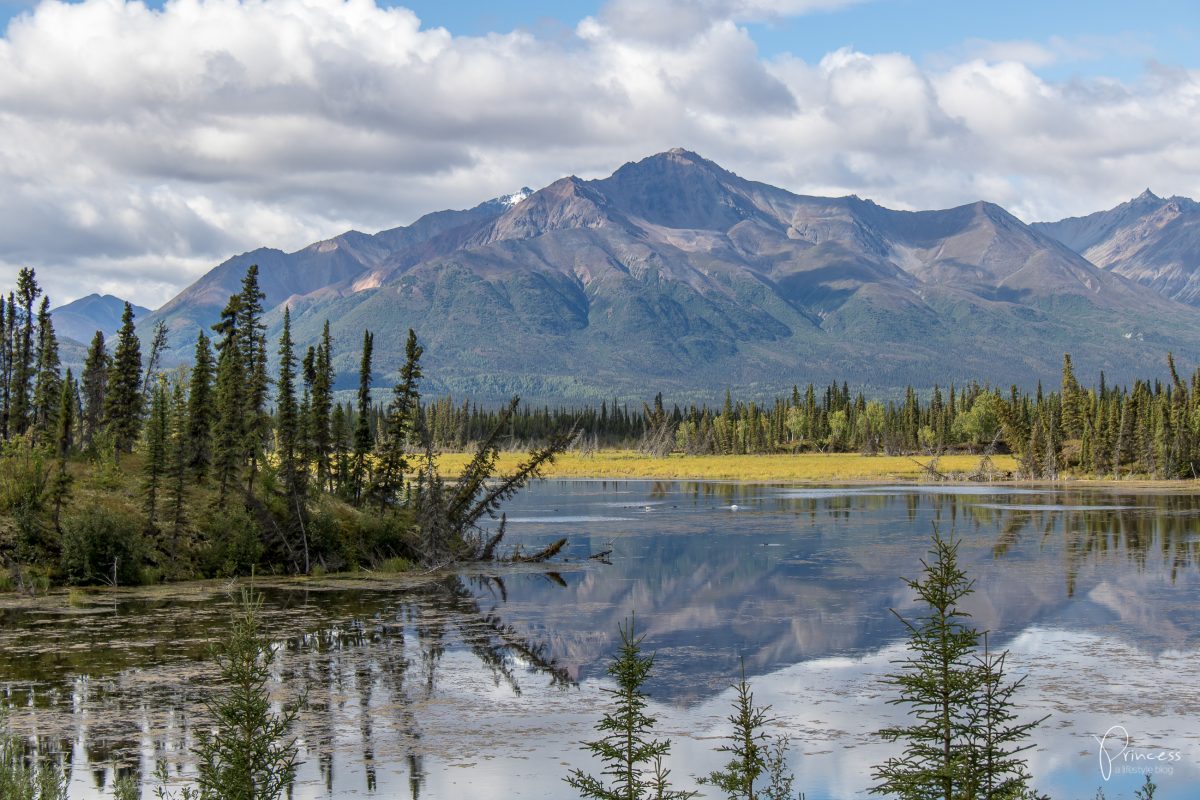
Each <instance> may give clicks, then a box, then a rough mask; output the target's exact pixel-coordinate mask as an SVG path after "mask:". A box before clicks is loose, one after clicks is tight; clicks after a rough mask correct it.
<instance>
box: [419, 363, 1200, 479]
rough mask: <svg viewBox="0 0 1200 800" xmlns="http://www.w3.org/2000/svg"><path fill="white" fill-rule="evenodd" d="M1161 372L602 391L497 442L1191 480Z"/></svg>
mask: <svg viewBox="0 0 1200 800" xmlns="http://www.w3.org/2000/svg"><path fill="white" fill-rule="evenodd" d="M1166 367H1167V373H1168V376H1169V380H1167V381H1163V380H1148V379H1147V380H1139V381H1136V382H1135V383H1134V385H1133V386H1132V387H1126V386H1110V385H1109V384H1108V383H1107V382H1106V380H1105V377H1104V374H1103V373H1101V374H1100V376H1099V381H1098V383H1097V384H1096V385H1095V386H1091V387H1085V386H1083V385H1081V384H1080V383H1079V381H1078V379H1077V378H1076V377H1075V371H1074V367H1073V366H1072V363H1071V357H1070V355H1069V354H1068V355H1064V357H1063V368H1062V382H1061V385H1060V387H1058V388H1057V389H1056V390H1053V391H1047V390H1046V389H1045V388H1044V387H1043V386H1042V385H1041V383H1040V382H1039V384H1038V386H1037V388H1036V390H1034V391H1033V392H1027V391H1023V390H1021V389H1020V388H1018V387H1017V386H1011V387H1009V388H1008V389H1007V390H1001V389H999V388H996V387H993V386H990V385H989V384H986V383H984V384H980V383H978V382H972V383H970V384H968V385H966V386H963V387H955V386H953V385H951V386H949V387H947V388H945V389H943V388H942V387H940V386H935V387H934V388H933V390H932V391H930V392H928V393H925V394H922V393H919V392H918V391H917V390H916V389H914V388H913V387H911V386H910V387H908V388H907V389H906V390H905V392H904V399H903V400H901V401H897V400H887V401H883V400H878V399H871V400H868V399H867V398H866V397H865V396H864V395H863V393H861V392H858V393H854V394H852V393H851V391H850V388H849V386H848V384H846V383H844V382H843V383H841V384H840V385H839V384H836V383H835V384H831V385H829V386H827V387H825V388H824V389H817V388H816V387H814V386H813V385H812V384H809V385H808V386H807V387H805V388H804V389H803V390H801V389H800V388H799V387H798V386H796V387H793V389H792V392H791V394H790V395H785V396H781V397H777V398H775V399H774V400H773V401H772V402H770V403H764V404H759V403H758V402H756V401H753V400H735V399H734V398H733V396H732V393H730V392H728V391H727V392H726V395H725V402H724V404H723V405H722V406H721V407H720V408H710V407H708V406H707V405H699V406H697V405H688V406H685V407H681V406H679V405H678V404H676V405H674V406H673V407H671V408H670V409H667V408H666V407H665V406H664V403H663V398H662V395H661V394H659V395H658V396H656V397H655V399H654V401H653V403H652V404H644V405H643V406H642V408H641V409H630V408H629V406H628V404H620V403H617V402H613V403H611V404H610V403H609V402H607V401H604V402H602V403H601V404H600V406H599V407H598V408H597V407H585V408H570V407H557V408H551V407H549V406H543V407H540V408H530V407H523V408H521V409H520V410H519V411H518V412H517V413H515V414H513V415H511V417H509V418H508V419H507V422H506V425H507V426H508V427H507V428H506V431H505V434H506V436H507V437H508V439H509V440H510V441H511V442H515V443H524V442H538V441H541V440H543V439H544V438H545V437H549V436H552V435H555V434H559V433H561V432H562V431H565V430H569V429H575V430H577V431H578V432H579V435H580V438H579V441H580V446H581V447H582V448H583V449H585V450H586V449H600V448H636V449H640V450H642V451H644V452H648V453H651V454H654V455H660V456H665V455H667V454H669V453H672V452H676V453H686V454H689V455H744V454H760V453H801V452H814V453H815V452H820V453H865V454H874V453H885V454H891V455H899V454H913V455H915V454H924V455H938V454H941V453H949V452H973V453H987V454H992V453H1011V454H1013V455H1015V456H1016V457H1017V459H1018V464H1019V468H1018V475H1017V476H1016V477H1022V478H1035V479H1036V478H1044V479H1054V478H1057V477H1059V475H1061V474H1062V473H1063V472H1065V471H1073V472H1075V473H1077V474H1087V475H1101V476H1113V477H1125V476H1133V475H1140V476H1151V477H1154V478H1160V479H1172V478H1195V477H1198V471H1200V370H1197V371H1196V372H1195V373H1193V374H1192V376H1191V377H1190V378H1189V379H1188V380H1186V381H1185V380H1183V379H1182V377H1181V376H1180V374H1179V372H1178V370H1177V369H1176V367H1175V362H1174V359H1173V358H1172V356H1171V355H1170V354H1167V356H1166ZM419 413H420V414H421V415H422V416H423V418H424V419H425V422H424V424H425V426H426V427H427V428H428V429H429V430H430V431H431V432H432V435H433V437H434V441H435V442H436V444H437V446H438V447H440V448H443V449H447V450H454V449H458V448H463V447H468V446H469V445H470V443H471V441H472V440H473V438H474V437H475V436H477V435H478V432H479V431H484V430H491V429H493V428H494V426H495V424H496V421H497V412H496V411H494V410H490V409H487V408H484V407H481V406H479V405H476V404H471V403H468V402H462V403H456V402H454V400H453V399H452V398H449V397H444V398H440V399H438V400H435V401H432V402H430V403H429V404H428V405H423V406H422V407H421V408H420V409H419Z"/></svg>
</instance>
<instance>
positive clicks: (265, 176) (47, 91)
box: [0, 0, 1200, 305]
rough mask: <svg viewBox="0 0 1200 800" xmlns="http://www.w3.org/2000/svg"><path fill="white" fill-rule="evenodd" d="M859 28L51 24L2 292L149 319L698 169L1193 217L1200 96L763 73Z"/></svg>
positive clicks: (609, 22) (946, 199)
mask: <svg viewBox="0 0 1200 800" xmlns="http://www.w3.org/2000/svg"><path fill="white" fill-rule="evenodd" d="M840 4H843V3H840V2H838V0H827V1H825V2H802V1H801V0H797V1H796V2H787V0H779V1H778V2H766V0H763V1H762V2H758V1H757V0H755V1H754V2H749V1H747V2H734V1H733V0H729V1H728V2H725V1H724V0H712V1H711V2H707V1H705V2H694V3H685V2H682V0H678V2H675V3H674V4H672V5H671V6H669V7H663V8H666V9H667V10H670V11H672V13H675V16H674V17H671V16H667V15H665V12H664V15H663V16H661V17H660V18H658V19H660V20H661V19H666V20H667V22H668V23H669V24H667V25H664V26H663V29H662V30H661V31H657V32H656V31H655V30H654V29H653V25H654V24H657V23H656V22H655V21H654V20H648V19H647V20H645V21H643V22H642V23H639V22H638V19H637V18H636V7H635V5H634V4H623V3H621V2H614V3H612V4H610V5H609V6H607V7H606V8H605V10H604V11H603V13H601V14H600V15H598V16H597V17H596V18H589V19H587V20H584V21H583V22H582V23H581V24H580V25H579V27H578V28H577V30H576V31H575V33H574V34H573V35H571V36H567V37H562V36H554V37H550V38H539V37H538V36H537V35H535V34H532V33H528V32H514V33H509V34H503V35H500V34H493V35H489V36H486V37H453V36H451V35H450V34H449V33H448V32H446V31H445V30H442V29H424V28H422V27H421V24H420V21H419V20H418V19H417V17H416V16H415V15H414V14H413V13H411V12H409V11H407V10H405V9H402V8H390V9H383V8H380V7H378V6H376V5H375V4H374V3H373V2H372V0H345V2H342V1H341V0H241V1H239V0H170V2H168V3H167V4H166V6H164V8H163V9H162V10H151V9H148V8H146V7H145V6H143V5H142V4H141V3H136V2H123V1H122V0H82V2H78V3H64V2H57V1H56V0H48V1H47V2H43V3H42V4H40V5H38V6H37V7H36V8H35V9H34V10H32V11H31V12H29V13H28V14H26V15H24V16H21V17H18V18H17V19H15V20H14V21H13V22H12V23H11V24H10V26H9V28H8V31H7V32H6V34H5V35H4V37H3V38H0V75H3V76H4V79H3V80H2V81H0V185H3V186H4V187H5V189H6V191H5V192H3V193H2V194H0V277H4V274H5V273H8V274H9V275H11V273H13V272H15V268H16V266H17V265H21V264H31V265H33V266H35V267H37V268H38V269H39V274H41V275H42V277H43V281H44V283H45V284H46V285H47V287H48V289H49V291H50V292H51V294H52V296H53V298H54V300H55V301H56V302H61V301H65V300H68V299H71V298H73V297H75V296H79V295H81V294H85V293H87V292H88V291H92V290H105V291H112V292H115V293H118V294H121V295H124V296H127V297H129V298H131V299H133V300H136V301H138V302H141V303H143V304H147V305H157V304H159V303H161V302H162V301H163V300H165V299H166V298H167V297H168V296H169V295H170V294H171V293H172V292H174V291H175V290H176V289H178V288H181V287H182V286H183V285H185V284H186V283H188V282H190V281H191V280H193V279H194V278H196V277H198V275H199V274H201V273H202V272H203V270H204V269H206V268H207V267H209V266H211V265H213V264H215V263H217V262H219V261H221V260H223V259H225V258H227V257H228V256H230V255H232V254H234V253H237V252H241V251H244V250H248V249H252V248H254V247H258V246H275V247H280V248H283V249H296V248H299V247H302V246H304V245H305V244H307V243H309V242H311V241H314V240H317V239H321V238H326V237H328V236H331V235H335V234H337V233H339V232H341V231H342V230H345V229H347V228H351V227H354V228H358V229H360V230H367V231H373V230H378V229H382V228H386V227H392V226H395V225H398V224H402V223H406V222H409V221H411V220H412V219H414V218H415V217H416V216H418V215H420V214H421V213H424V212H428V211H433V210H437V209H441V208H447V207H458V208H461V207H466V206H470V205H474V204H475V203H478V202H480V201H482V200H484V199H487V198H488V197H492V196H496V195H500V194H507V193H509V192H512V191H515V190H516V189H517V188H519V187H520V186H522V185H531V186H535V187H536V186H540V185H544V184H545V183H548V182H550V181H551V180H554V179H555V178H558V177H560V176H562V175H564V174H568V173H576V174H580V175H583V176H585V177H595V176H599V175H604V174H607V173H609V172H611V171H612V169H614V168H615V167H616V166H618V165H619V164H621V163H622V162H624V161H626V160H630V159H636V158H639V157H642V156H645V155H648V154H650V153H652V152H656V151H659V150H664V149H667V148H669V147H672V146H676V145H682V146H685V147H689V148H692V149H695V150H697V151H699V152H701V153H702V154H704V155H706V156H708V157H709V158H712V159H714V160H716V161H718V162H720V163H722V164H723V165H725V166H727V167H728V168H730V169H733V170H735V171H737V172H739V173H741V174H743V175H745V176H747V177H751V178H756V179H760V180H765V181H768V182H771V183H775V184H777V185H782V186H785V187H787V188H790V189H793V190H795V191H800V192H808V193H814V194H815V193H829V194H847V193H857V194H859V195H861V196H864V197H870V198H872V199H875V200H877V201H879V202H881V203H884V204H890V205H893V206H897V207H905V208H922V207H938V206H943V207H944V206H948V205H953V204H959V203H966V202H971V201H973V200H976V199H979V198H981V197H982V198H985V199H989V200H994V201H996V202H1000V203H1002V204H1005V205H1006V206H1008V207H1009V208H1011V209H1012V210H1013V211H1015V212H1016V213H1018V214H1020V215H1022V216H1024V217H1025V218H1028V219H1033V218H1042V219H1044V218H1056V217H1059V216H1063V215H1066V214H1077V213H1085V212H1087V211H1091V210H1095V209H1097V208H1100V207H1106V206H1108V205H1111V204H1114V203H1116V202H1119V201H1120V200H1122V199H1125V198H1127V197H1129V196H1131V195H1133V194H1136V193H1137V192H1140V191H1141V189H1142V188H1144V187H1145V186H1147V185H1149V186H1151V187H1152V188H1154V190H1155V191H1157V192H1159V193H1160V194H1170V193H1180V194H1191V195H1194V196H1196V195H1200V158H1198V157H1197V153H1198V152H1200V124H1198V123H1200V73H1197V72H1194V71H1188V70H1184V69H1172V68H1165V67H1155V68H1153V69H1150V70H1149V71H1148V72H1147V73H1146V75H1145V76H1144V77H1143V78H1142V79H1141V80H1139V81H1137V82H1131V83H1123V82H1119V81H1115V80H1090V81H1080V80H1074V81H1069V82H1063V83H1055V82H1050V81H1047V80H1045V79H1043V78H1042V77H1039V76H1038V75H1037V74H1036V73H1034V72H1033V71H1031V69H1030V66H1036V62H1037V61H1038V59H1039V58H1043V57H1049V56H1045V55H1044V54H1043V55H1041V56H1039V54H1038V52H1037V51H1036V50H1028V51H1026V52H1024V53H1023V54H1022V53H1021V52H1020V48H1014V47H1011V46H1010V47H1008V48H1007V51H1008V53H1009V56H1010V57H1001V56H1003V55H1004V53H1003V52H1001V50H994V51H993V52H991V53H990V55H989V54H985V53H982V52H979V51H978V48H976V51H974V52H973V51H970V50H969V49H967V50H964V52H963V53H962V54H961V55H960V56H959V57H958V58H955V59H951V60H948V61H946V62H945V63H939V64H937V65H934V66H929V65H924V66H922V65H918V64H917V63H915V62H914V61H913V60H912V59H911V58H909V57H907V56H905V55H902V54H889V53H882V54H867V53H860V52H856V51H852V50H838V51H836V52H833V53H830V54H828V55H827V56H825V57H824V58H823V59H821V60H820V61H819V62H817V63H809V62H805V61H803V60H800V59H798V58H793V57H781V58H775V59H770V60H767V59H763V58H761V57H760V55H759V54H758V52H757V50H756V48H755V46H754V43H753V41H752V39H751V38H750V35H749V34H748V32H747V31H746V30H745V29H744V28H742V27H740V26H739V22H740V21H746V20H751V19H762V18H769V17H771V16H773V15H774V16H778V15H791V14H797V13H802V12H806V11H813V10H820V9H822V8H829V7H832V6H836V5H840Z"/></svg>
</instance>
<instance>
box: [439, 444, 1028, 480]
mask: <svg viewBox="0 0 1200 800" xmlns="http://www.w3.org/2000/svg"><path fill="white" fill-rule="evenodd" d="M523 457H524V454H522V453H502V454H501V455H500V464H499V469H500V471H501V472H506V471H509V470H511V469H513V468H514V467H515V466H516V465H517V463H518V462H519V461H520V460H521V459H522V458H523ZM469 458H470V456H469V455H468V454H465V453H445V454H443V455H441V456H439V457H438V466H439V468H440V469H441V471H442V473H443V474H445V475H455V474H457V473H458V471H459V470H461V469H462V467H463V465H464V464H466V462H467V461H468V459H469ZM930 460H931V459H930V458H929V457H927V456H917V457H915V460H914V459H913V458H909V457H908V456H863V455H858V454H855V453H829V454H826V453H801V454H799V455H757V456H687V455H682V454H673V455H671V456H670V457H669V458H651V457H650V456H646V455H641V454H640V453H636V452H634V451H632V450H602V451H600V452H598V453H596V454H594V455H591V456H584V455H580V454H579V453H565V454H563V455H562V456H559V458H558V460H557V461H556V462H555V463H554V464H553V465H552V466H551V467H550V468H549V469H548V470H547V471H546V477H550V478H697V479H709V480H733V481H803V482H810V483H817V482H822V481H878V480H900V481H917V480H922V479H923V478H927V477H928V476H927V475H925V474H924V472H923V470H922V469H921V467H920V466H919V465H918V464H917V462H918V461H919V462H921V463H922V464H925V463H928V462H929V461H930ZM979 461H980V457H979V456H972V455H950V456H942V457H940V458H939V459H938V462H937V469H938V471H939V472H941V473H943V474H947V475H955V476H956V477H957V475H956V473H961V474H962V475H966V474H969V473H972V472H975V471H976V470H977V469H978V467H979ZM992 465H993V467H994V468H995V469H996V470H998V471H1000V472H1011V471H1012V470H1014V469H1015V468H1016V459H1014V458H1013V457H1012V456H992Z"/></svg>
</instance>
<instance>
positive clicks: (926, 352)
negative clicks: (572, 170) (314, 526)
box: [143, 150, 1200, 401]
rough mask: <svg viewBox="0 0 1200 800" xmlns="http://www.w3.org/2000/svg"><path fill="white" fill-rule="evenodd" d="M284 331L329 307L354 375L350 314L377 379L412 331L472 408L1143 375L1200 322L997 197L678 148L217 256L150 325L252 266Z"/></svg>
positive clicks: (208, 316)
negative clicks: (811, 192) (837, 183)
mask: <svg viewBox="0 0 1200 800" xmlns="http://www.w3.org/2000/svg"><path fill="white" fill-rule="evenodd" d="M249 263H258V264H259V266H260V269H261V271H262V274H263V286H264V289H265V291H266V293H267V295H268V305H269V306H273V307H274V308H275V311H274V312H272V316H271V322H272V323H273V324H275V325H277V324H278V319H279V315H280V314H281V311H280V304H282V303H284V302H286V303H288V305H290V307H291V308H292V314H293V320H294V322H293V325H294V333H295V335H296V336H297V338H298V340H299V341H301V342H307V341H312V340H315V338H316V336H317V335H318V333H319V330H320V327H321V325H322V323H323V321H324V320H325V319H329V320H330V321H331V324H332V327H333V331H334V334H335V337H336V338H337V349H338V350H339V352H340V353H341V356H340V358H339V360H338V362H337V366H338V367H339V369H340V370H341V371H342V372H343V374H344V375H345V377H346V378H347V379H350V378H351V376H352V374H353V370H354V369H355V366H356V358H357V354H356V352H355V346H356V344H357V342H358V341H359V340H360V338H361V334H362V330H363V328H370V329H372V330H373V331H375V332H376V339H375V341H376V345H375V347H376V353H377V369H376V373H377V374H378V375H380V376H381V380H382V381H387V380H389V377H390V375H391V374H392V373H394V371H395V370H396V369H397V368H398V366H399V363H400V359H401V357H402V347H403V337H404V333H405V331H406V329H407V328H408V327H410V326H411V327H413V328H415V329H416V330H417V331H418V334H419V335H420V336H421V338H422V339H423V341H424V343H425V344H426V354H427V355H426V361H427V369H426V374H427V375H429V376H431V378H432V379H433V381H434V385H433V386H431V387H430V389H431V390H435V391H453V392H454V393H455V394H456V395H471V396H474V397H476V398H479V399H496V398H498V397H501V396H504V395H507V394H511V393H513V392H518V393H521V394H522V395H524V396H526V397H528V398H531V399H537V400H546V401H556V400H565V401H572V400H581V399H598V398H600V397H611V396H614V395H617V396H624V397H631V398H632V397H644V396H648V395H650V394H652V393H653V392H654V391H657V390H662V391H664V392H666V393H667V394H668V396H675V397H678V398H680V399H684V398H688V397H697V396H705V397H716V396H718V395H719V394H720V393H723V391H724V388H725V387H726V386H734V387H737V388H738V390H739V391H740V392H743V393H745V392H753V393H761V394H768V393H771V392H775V391H780V390H783V389H785V388H787V387H790V386H791V385H792V384H793V383H804V382H807V381H809V380H812V381H817V382H822V381H829V380H842V379H846V380H849V381H851V382H854V383H858V384H860V385H865V386H869V387H872V388H875V389H878V390H889V389H895V388H897V387H902V386H904V385H906V384H909V383H912V384H914V385H917V386H929V385H932V384H933V383H934V382H941V383H947V382H949V381H962V380H964V379H968V378H988V379H991V380H993V381H995V382H998V383H1000V384H1002V385H1006V384H1008V383H1020V384H1023V385H1029V384H1031V383H1033V382H1034V381H1036V380H1038V379H1043V380H1054V381H1056V380H1057V375H1058V370H1059V366H1060V364H1061V359H1062V353H1063V352H1064V351H1070V352H1072V354H1073V356H1074V357H1075V361H1076V364H1077V366H1078V368H1079V370H1080V372H1081V374H1082V375H1085V376H1088V375H1091V374H1094V373H1095V372H1096V371H1098V370H1100V369H1104V370H1106V372H1107V373H1108V375H1109V376H1110V378H1116V379H1121V378H1124V377H1129V376H1132V375H1133V374H1135V373H1136V374H1144V373H1145V371H1146V370H1147V369H1148V368H1153V365H1156V364H1158V363H1160V362H1161V361H1162V360H1163V358H1164V357H1165V353H1166V351H1167V350H1168V349H1171V350H1174V351H1175V353H1176V356H1177V357H1179V358H1181V359H1182V360H1183V361H1184V362H1186V363H1194V361H1195V360H1196V359H1197V358H1198V357H1200V315H1197V313H1196V312H1195V311H1194V310H1193V309H1191V308H1189V307H1187V306H1185V305H1182V304H1180V303H1178V302H1175V301H1172V300H1170V299H1167V298H1164V297H1162V296H1160V295H1159V294H1157V293H1155V292H1154V291H1152V290H1150V289H1148V288H1145V287H1142V286H1139V285H1137V284H1136V283H1134V282H1133V281H1130V280H1127V279H1126V278H1124V277H1122V276H1121V275H1119V274H1116V273H1114V272H1112V271H1109V270H1102V269H1098V268H1097V267H1096V266H1094V265H1093V264H1091V263H1089V261H1087V260H1086V259H1085V258H1083V257H1082V256H1080V255H1079V254H1078V253H1076V252H1074V251H1073V250H1072V249H1071V248H1069V247H1067V246H1066V245H1064V244H1063V243H1062V242H1060V241H1059V240H1057V239H1055V238H1052V237H1051V236H1048V235H1047V234H1046V233H1045V232H1043V231H1040V230H1038V229H1036V228H1033V227H1030V226H1027V225H1025V224H1024V223H1022V222H1021V221H1020V220H1018V219H1016V218H1015V217H1013V216H1012V215H1010V214H1009V213H1007V212H1006V211H1004V209H1002V208H1000V207H998V206H995V205H992V204H989V203H974V204H971V205H967V206H962V207H959V208H954V209H949V210H945V211H922V212H904V211H893V210H889V209H886V208H883V207H881V206H878V205H876V204H874V203H872V202H870V201H868V200H862V199H859V198H857V197H843V198H822V197H806V196H801V195H795V194H792V193H790V192H787V191H785V190H782V189H778V188H776V187H773V186H770V185H767V184H765V183H758V182H754V181H749V180H746V179H743V178H741V177H739V176H737V175H734V174H733V173H730V172H728V171H727V170H724V169H722V168H721V167H719V166H718V165H716V164H714V163H712V162H710V161H707V160H705V159H703V158H701V157H700V156H698V155H696V154H695V153H691V152H689V151H686V150H672V151H669V152H666V153H660V154H658V155H655V156H651V157H649V158H646V159H644V160H642V161H639V162H637V163H631V164H626V165H625V166H623V167H621V168H620V169H618V170H617V171H616V172H615V173H613V175H612V176H610V177H608V178H605V179H602V180H593V181H585V180H581V179H579V178H576V177H567V178H563V179H561V180H559V181H556V182H555V183H553V184H551V185H550V186H547V187H545V188H543V189H541V190H538V191H536V192H532V193H527V192H522V193H519V194H518V195H514V196H513V197H511V198H505V199H501V200H494V201H489V202H488V203H484V204H482V205H480V206H477V207H476V208H474V209H471V210H469V211H450V212H439V213H438V214H432V215H429V216H427V217H423V218H422V219H420V220H418V221H417V222H416V223H414V224H413V225H411V226H408V227H405V228H397V229H394V230H391V231H385V232H383V233H380V234H376V235H374V236H368V235H365V234H360V233H357V232H350V233H347V234H343V235H342V236H339V237H336V238H334V239H331V240H328V241H326V242H321V243H317V244H314V245H311V246H310V247H307V248H305V249H304V250H301V251H299V252H297V253H290V254H285V253H281V252H279V251H269V250H259V251H255V252H252V253H247V254H244V255H242V256H238V257H237V258H235V259H231V260H230V261H228V262H226V263H225V264H222V265H221V266H219V267H217V268H216V269H215V270H213V272H211V273H209V275H207V276H205V277H204V278H203V279H201V280H200V281H198V282H197V283H196V284H195V285H193V286H192V287H189V289H187V290H185V291H184V292H183V293H182V294H180V295H179V296H178V297H177V298H175V299H174V300H173V301H171V303H168V304H167V305H166V306H164V307H163V308H162V309H160V310H159V311H158V312H156V314H155V315H152V316H151V317H150V318H148V319H147V320H145V322H144V323H143V324H144V325H147V326H149V325H152V324H153V323H154V321H155V320H156V319H159V318H161V319H165V320H167V322H168V324H169V326H170V329H171V331H172V343H173V345H174V347H175V348H176V352H177V353H178V354H179V355H180V357H184V358H186V357H187V354H188V353H189V352H190V347H191V343H192V342H193V341H194V339H195V336H196V331H197V330H198V328H199V326H201V325H205V324H209V323H211V322H212V321H213V320H214V319H215V318H216V315H217V312H218V311H219V309H220V306H221V305H222V304H223V303H224V300H225V299H226V298H227V296H228V294H229V293H231V292H232V291H236V289H237V283H238V281H240V278H241V274H242V273H243V272H244V269H245V266H246V265H247V264H249Z"/></svg>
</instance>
